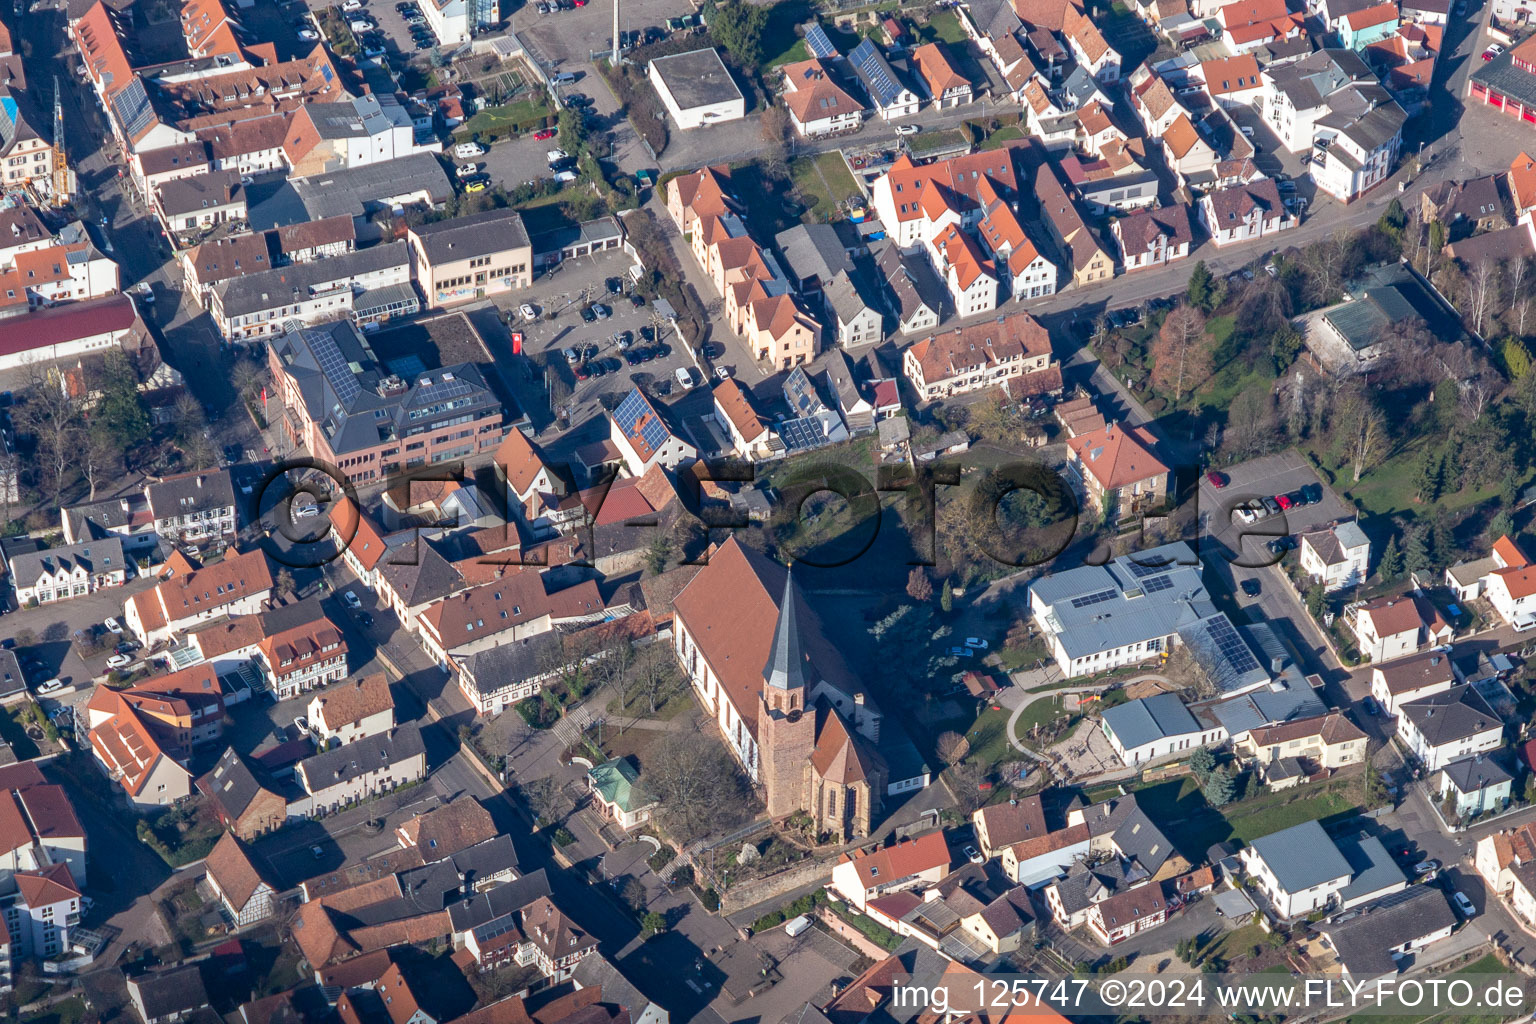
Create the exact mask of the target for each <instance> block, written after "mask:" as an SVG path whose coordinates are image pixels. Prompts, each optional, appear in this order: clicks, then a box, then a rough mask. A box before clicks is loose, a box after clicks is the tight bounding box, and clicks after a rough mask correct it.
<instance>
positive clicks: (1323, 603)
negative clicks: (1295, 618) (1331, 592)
mask: <svg viewBox="0 0 1536 1024" xmlns="http://www.w3.org/2000/svg"><path fill="white" fill-rule="evenodd" d="M1327 607H1328V594H1327V592H1326V591H1325V590H1323V585H1322V584H1321V583H1314V584H1312V585H1311V586H1310V587H1308V588H1307V614H1308V615H1310V616H1312V617H1313V618H1314V619H1318V620H1321V619H1322V617H1323V612H1324V610H1326V609H1327Z"/></svg>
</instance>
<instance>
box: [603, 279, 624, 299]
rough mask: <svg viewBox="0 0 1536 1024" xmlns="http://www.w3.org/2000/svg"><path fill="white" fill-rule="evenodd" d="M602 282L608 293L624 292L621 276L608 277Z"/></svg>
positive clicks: (620, 293) (618, 293) (619, 293)
mask: <svg viewBox="0 0 1536 1024" xmlns="http://www.w3.org/2000/svg"><path fill="white" fill-rule="evenodd" d="M603 284H604V285H606V286H607V288H608V294H609V295H622V294H624V279H623V278H622V277H610V278H609V279H608V280H606V281H604V282H603Z"/></svg>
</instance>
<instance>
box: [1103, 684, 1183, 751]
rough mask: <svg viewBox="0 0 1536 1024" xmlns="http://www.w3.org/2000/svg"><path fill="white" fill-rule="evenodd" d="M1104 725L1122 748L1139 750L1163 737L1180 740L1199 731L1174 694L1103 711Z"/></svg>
mask: <svg viewBox="0 0 1536 1024" xmlns="http://www.w3.org/2000/svg"><path fill="white" fill-rule="evenodd" d="M1104 724H1105V725H1107V726H1109V728H1110V730H1111V731H1112V732H1114V734H1115V736H1117V737H1118V738H1119V740H1120V745H1121V746H1123V747H1127V748H1129V747H1139V746H1142V745H1144V744H1147V743H1151V742H1153V741H1154V740H1159V739H1162V738H1163V737H1164V736H1181V735H1183V734H1185V733H1193V732H1199V731H1200V725H1199V723H1197V722H1196V721H1195V716H1194V715H1192V714H1190V713H1189V709H1188V708H1186V707H1185V706H1184V702H1183V701H1181V700H1179V695H1178V694H1176V693H1159V694H1157V695H1156V696H1153V697H1143V698H1142V699H1140V700H1133V701H1128V702H1127V703H1125V704H1121V705H1120V706H1118V707H1113V708H1106V709H1105V710H1104Z"/></svg>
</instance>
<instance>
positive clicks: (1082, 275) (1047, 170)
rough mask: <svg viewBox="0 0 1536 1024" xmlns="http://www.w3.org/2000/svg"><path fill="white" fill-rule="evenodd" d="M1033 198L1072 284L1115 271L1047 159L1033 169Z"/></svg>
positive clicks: (1112, 260) (1112, 273)
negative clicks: (1070, 275) (1068, 269)
mask: <svg viewBox="0 0 1536 1024" xmlns="http://www.w3.org/2000/svg"><path fill="white" fill-rule="evenodd" d="M1035 198H1036V200H1037V201H1038V202H1039V203H1040V213H1041V216H1042V217H1043V218H1044V221H1045V226H1046V227H1047V229H1049V231H1050V233H1051V238H1052V240H1053V241H1054V242H1055V243H1056V245H1057V247H1058V248H1059V249H1061V251H1062V253H1063V255H1065V256H1066V257H1067V261H1068V262H1069V263H1070V264H1071V267H1072V282H1073V283H1074V284H1078V285H1085V284H1092V283H1094V282H1095V281H1107V280H1109V279H1110V278H1111V277H1113V276H1114V275H1115V261H1114V258H1113V257H1112V256H1110V254H1109V253H1108V252H1106V251H1105V250H1104V247H1103V246H1101V245H1100V244H1099V240H1098V238H1097V237H1095V235H1094V233H1093V230H1092V229H1091V228H1089V226H1088V224H1087V222H1085V221H1084V220H1083V216H1082V214H1081V213H1079V212H1078V209H1077V206H1076V205H1075V204H1074V203H1073V201H1072V199H1071V197H1069V196H1068V195H1067V191H1066V189H1065V188H1063V187H1062V184H1061V182H1060V180H1059V179H1058V178H1057V177H1056V172H1055V170H1054V167H1053V165H1052V164H1050V163H1047V164H1044V165H1042V166H1041V167H1040V168H1039V169H1038V170H1037V171H1036V172H1035Z"/></svg>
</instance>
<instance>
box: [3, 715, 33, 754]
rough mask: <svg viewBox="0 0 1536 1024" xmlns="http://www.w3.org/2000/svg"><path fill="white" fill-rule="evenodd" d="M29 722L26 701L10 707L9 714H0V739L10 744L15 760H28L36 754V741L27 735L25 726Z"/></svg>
mask: <svg viewBox="0 0 1536 1024" xmlns="http://www.w3.org/2000/svg"><path fill="white" fill-rule="evenodd" d="M31 724H33V722H32V717H31V715H30V714H29V709H28V705H27V704H26V703H23V704H19V705H17V706H16V707H13V708H11V709H10V713H9V714H4V715H0V739H3V740H5V742H7V743H9V744H10V745H11V752H12V753H14V754H15V755H16V758H17V760H20V761H29V760H31V759H32V758H34V757H36V756H37V755H38V749H37V743H36V742H35V741H34V740H33V739H32V737H30V736H28V735H27V726H29V725H31Z"/></svg>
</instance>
